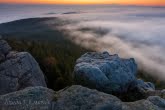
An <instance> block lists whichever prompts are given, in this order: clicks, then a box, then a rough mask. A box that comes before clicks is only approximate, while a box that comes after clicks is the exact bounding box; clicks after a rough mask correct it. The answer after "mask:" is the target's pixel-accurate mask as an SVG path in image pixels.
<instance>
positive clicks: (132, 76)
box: [74, 52, 137, 93]
mask: <svg viewBox="0 0 165 110" xmlns="http://www.w3.org/2000/svg"><path fill="white" fill-rule="evenodd" d="M136 72H137V65H136V63H135V60H134V59H121V58H119V57H118V55H110V54H109V53H108V52H103V53H99V52H90V53H86V54H84V55H82V56H81V57H80V58H79V59H78V60H77V62H76V66H75V68H74V78H75V82H76V84H80V85H84V86H87V87H90V88H96V89H98V90H100V91H103V92H106V93H112V92H115V93H116V92H118V93H123V92H126V91H127V89H128V87H129V86H130V85H131V83H132V82H134V81H135V80H136Z"/></svg>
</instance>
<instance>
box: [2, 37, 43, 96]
mask: <svg viewBox="0 0 165 110" xmlns="http://www.w3.org/2000/svg"><path fill="white" fill-rule="evenodd" d="M0 56H3V59H2V57H1V58H0V59H1V60H0V95H1V94H6V93H10V92H14V91H17V90H20V89H24V88H26V87H29V86H44V87H46V83H45V78H44V75H43V72H42V71H41V69H40V67H39V65H38V63H37V62H36V61H35V59H34V58H33V57H32V56H31V55H30V54H29V53H27V52H14V51H11V47H10V46H9V45H8V43H7V42H6V41H5V40H2V39H1V40H0Z"/></svg>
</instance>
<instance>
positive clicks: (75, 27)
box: [60, 6, 165, 79]
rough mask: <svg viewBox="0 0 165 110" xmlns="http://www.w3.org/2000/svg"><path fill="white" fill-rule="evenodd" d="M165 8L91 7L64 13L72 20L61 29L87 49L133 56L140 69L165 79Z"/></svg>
mask: <svg viewBox="0 0 165 110" xmlns="http://www.w3.org/2000/svg"><path fill="white" fill-rule="evenodd" d="M164 10H165V8H154V7H119V6H116V7H102V8H96V9H94V8H89V9H85V10H83V11H86V13H81V14H79V15H77V14H76V15H75V14H73V15H69V16H61V18H62V19H64V20H72V21H76V22H72V23H69V24H67V25H65V26H63V27H60V29H63V30H65V32H66V33H67V34H69V35H70V37H69V38H70V39H71V40H72V41H73V42H75V43H77V44H79V45H81V46H83V47H86V48H90V49H93V50H97V51H109V52H110V53H113V54H116V53H117V54H119V55H120V56H121V57H125V58H128V57H133V58H135V59H136V61H137V62H138V64H139V65H138V66H139V69H142V70H145V71H146V72H148V73H150V74H152V75H155V76H158V77H159V78H161V79H165V68H164V66H165V31H164V29H165V20H164V19H165V13H164Z"/></svg>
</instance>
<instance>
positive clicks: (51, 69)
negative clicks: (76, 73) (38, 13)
mask: <svg viewBox="0 0 165 110" xmlns="http://www.w3.org/2000/svg"><path fill="white" fill-rule="evenodd" d="M59 24H63V22H59V20H58V19H57V18H31V19H24V20H18V21H14V22H9V23H4V24H0V35H2V36H3V38H5V39H6V40H7V41H8V43H9V44H10V45H11V47H12V48H13V49H14V50H17V51H27V52H29V53H31V54H32V55H33V56H34V57H35V59H36V60H37V62H38V63H39V65H40V67H41V69H42V70H43V72H44V73H45V76H46V78H47V79H46V81H47V83H48V87H49V88H53V89H54V90H59V89H62V88H64V87H66V86H68V85H71V84H72V81H73V80H72V75H71V73H72V72H73V67H74V64H75V61H76V59H77V58H78V57H79V56H81V55H82V54H83V53H85V52H87V51H88V50H87V49H84V48H82V47H80V46H78V45H75V44H73V43H71V42H70V41H69V40H68V39H67V38H66V37H65V35H64V34H63V33H62V32H60V31H59V30H57V29H56V27H57V26H58V25H59Z"/></svg>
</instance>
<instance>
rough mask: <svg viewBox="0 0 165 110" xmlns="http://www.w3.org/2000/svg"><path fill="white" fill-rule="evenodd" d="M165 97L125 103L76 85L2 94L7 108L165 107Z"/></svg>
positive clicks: (118, 109)
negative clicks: (57, 88)
mask: <svg viewBox="0 0 165 110" xmlns="http://www.w3.org/2000/svg"><path fill="white" fill-rule="evenodd" d="M164 101H165V100H164V99H161V98H160V97H149V98H148V99H146V100H139V101H136V102H122V101H121V100H120V99H118V98H117V97H115V96H113V95H110V94H106V93H103V92H99V91H97V90H92V89H88V88H85V87H82V86H78V85H74V86H71V87H67V88H65V89H63V90H60V91H58V92H54V91H52V90H50V89H47V88H44V87H30V88H26V89H24V90H21V91H17V92H14V93H10V94H7V95H2V96H0V109H4V110H164V109H165V107H164V106H165V104H164Z"/></svg>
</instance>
